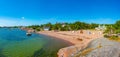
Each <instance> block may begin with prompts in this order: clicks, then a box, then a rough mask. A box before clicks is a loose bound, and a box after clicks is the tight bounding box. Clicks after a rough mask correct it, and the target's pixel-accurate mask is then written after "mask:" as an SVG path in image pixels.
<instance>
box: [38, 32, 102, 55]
mask: <svg viewBox="0 0 120 57" xmlns="http://www.w3.org/2000/svg"><path fill="white" fill-rule="evenodd" d="M38 33H39V34H44V35H48V36H52V37H55V38H58V39H63V40H65V41H69V42H70V43H72V44H74V45H73V46H69V47H65V48H61V49H60V50H59V51H58V57H70V56H72V55H74V54H76V53H77V52H79V51H80V50H81V49H83V48H85V47H86V46H87V45H88V43H89V42H90V41H92V40H94V39H97V38H102V37H103V31H96V30H82V32H81V31H80V30H79V31H59V32H54V31H40V32H38Z"/></svg>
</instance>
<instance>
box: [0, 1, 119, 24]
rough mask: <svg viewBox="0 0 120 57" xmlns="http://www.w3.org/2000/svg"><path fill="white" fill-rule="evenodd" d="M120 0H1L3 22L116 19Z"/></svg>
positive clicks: (41, 22) (100, 21)
mask: <svg viewBox="0 0 120 57" xmlns="http://www.w3.org/2000/svg"><path fill="white" fill-rule="evenodd" d="M119 2H120V0H0V26H11V25H12V26H14V25H35V24H45V23H48V22H51V23H56V22H75V21H82V22H87V23H100V24H103V23H107V24H111V23H115V22H116V21H117V20H120V3H119Z"/></svg>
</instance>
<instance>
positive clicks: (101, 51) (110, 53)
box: [59, 38, 120, 57]
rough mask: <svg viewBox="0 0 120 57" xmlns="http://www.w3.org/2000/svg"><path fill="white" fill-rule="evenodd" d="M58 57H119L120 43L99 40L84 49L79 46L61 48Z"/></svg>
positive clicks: (104, 39)
mask: <svg viewBox="0 0 120 57" xmlns="http://www.w3.org/2000/svg"><path fill="white" fill-rule="evenodd" d="M63 53H64V54H63ZM59 57H120V42H116V41H111V40H108V39H107V38H99V39H95V40H93V41H91V42H90V43H89V45H88V46H87V47H86V48H85V46H82V47H81V46H79V45H78V46H70V47H66V48H63V49H61V50H60V51H59Z"/></svg>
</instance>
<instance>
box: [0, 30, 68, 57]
mask: <svg viewBox="0 0 120 57" xmlns="http://www.w3.org/2000/svg"><path fill="white" fill-rule="evenodd" d="M66 46H69V44H68V43H66V42H64V41H61V40H58V39H55V38H52V37H49V36H45V35H40V34H35V33H33V34H32V36H26V31H24V30H21V29H17V28H14V29H9V28H0V57H57V52H58V50H59V49H60V48H63V47H66Z"/></svg>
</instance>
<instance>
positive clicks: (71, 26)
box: [28, 21, 99, 31]
mask: <svg viewBox="0 0 120 57" xmlns="http://www.w3.org/2000/svg"><path fill="white" fill-rule="evenodd" d="M98 25H99V24H96V23H91V24H89V23H85V22H80V21H77V22H74V23H55V24H51V23H47V24H42V25H32V26H28V28H32V29H35V30H37V31H40V30H43V29H44V28H45V27H48V28H49V30H59V31H71V30H81V29H94V28H95V27H98Z"/></svg>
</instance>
